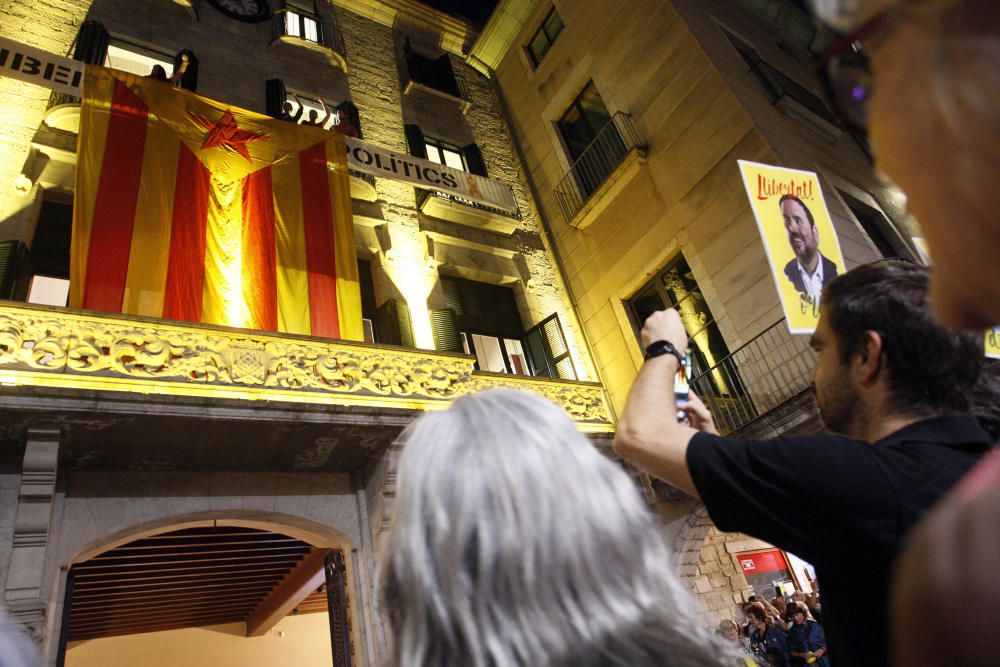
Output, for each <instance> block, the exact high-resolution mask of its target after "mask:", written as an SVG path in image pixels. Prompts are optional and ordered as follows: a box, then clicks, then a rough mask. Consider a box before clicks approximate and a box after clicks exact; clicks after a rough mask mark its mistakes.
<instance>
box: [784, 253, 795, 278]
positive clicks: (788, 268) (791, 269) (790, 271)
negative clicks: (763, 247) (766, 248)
mask: <svg viewBox="0 0 1000 667" xmlns="http://www.w3.org/2000/svg"><path fill="white" fill-rule="evenodd" d="M795 262H796V259H795V258H794V257H792V259H791V260H789V262H788V264H785V275H786V276H788V277H789V278H791V277H792V276H794V275H795Z"/></svg>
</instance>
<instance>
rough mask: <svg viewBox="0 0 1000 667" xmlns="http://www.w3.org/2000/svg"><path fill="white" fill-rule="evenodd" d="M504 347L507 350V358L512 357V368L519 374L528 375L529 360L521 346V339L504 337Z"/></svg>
mask: <svg viewBox="0 0 1000 667" xmlns="http://www.w3.org/2000/svg"><path fill="white" fill-rule="evenodd" d="M503 346H504V349H505V350H507V358H508V359H510V365H511V370H512V371H513V372H514V373H516V374H517V375H528V374H529V373H528V361H527V359H526V358H525V356H524V350H523V349H522V348H521V341H519V340H515V339H513V338H504V339H503Z"/></svg>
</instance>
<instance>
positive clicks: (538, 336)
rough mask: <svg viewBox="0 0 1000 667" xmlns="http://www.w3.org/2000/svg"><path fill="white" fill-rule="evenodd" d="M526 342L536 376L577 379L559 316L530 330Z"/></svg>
mask: <svg viewBox="0 0 1000 667" xmlns="http://www.w3.org/2000/svg"><path fill="white" fill-rule="evenodd" d="M524 342H525V348H526V349H527V352H528V361H529V362H530V363H531V366H532V372H533V374H534V375H544V376H546V377H551V378H560V379H562V380H575V379H576V377H577V376H576V368H574V366H573V360H572V359H571V358H570V356H569V348H568V347H567V345H566V337H565V336H564V335H563V331H562V326H561V325H560V324H559V315H558V314H556V313H553V314H552V315H549V316H548V317H546V318H545V319H544V320H542V321H541V322H539V323H538V324H536V325H535V326H533V327H532V328H531V329H529V330H528V332H527V333H526V334H525V335H524Z"/></svg>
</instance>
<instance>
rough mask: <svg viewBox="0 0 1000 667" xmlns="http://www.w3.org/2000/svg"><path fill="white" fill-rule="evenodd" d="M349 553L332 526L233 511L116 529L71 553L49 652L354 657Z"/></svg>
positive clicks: (121, 659)
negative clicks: (232, 515)
mask: <svg viewBox="0 0 1000 667" xmlns="http://www.w3.org/2000/svg"><path fill="white" fill-rule="evenodd" d="M322 533H328V534H325V535H324V534H322ZM349 555H350V545H349V544H348V543H346V538H343V536H338V535H337V534H335V533H334V531H328V530H322V531H320V534H317V533H314V532H312V531H308V530H306V531H303V530H301V529H297V528H294V527H291V526H286V525H281V524H275V523H273V522H263V521H247V520H241V519H228V520H227V519H225V518H220V519H212V520H207V521H206V520H202V521H187V522H183V523H178V524H174V525H172V526H165V527H161V528H150V529H146V530H141V531H133V532H132V534H131V535H129V536H117V537H116V538H114V539H110V540H108V542H107V543H106V544H105V545H103V546H101V547H97V548H94V549H88V550H87V551H86V552H84V553H82V554H81V555H80V556H79V557H78V558H76V559H74V562H73V564H72V567H71V568H70V570H69V574H68V578H67V583H66V597H65V600H66V604H65V607H64V614H63V623H62V628H63V629H62V635H61V639H60V651H59V661H58V663H57V664H60V665H67V666H68V667H90V666H91V665H95V666H96V665H101V666H102V667H114V666H117V665H126V664H147V665H160V664H163V665H167V664H213V665H219V666H220V667H225V666H226V665H230V664H231V665H233V667H236V666H237V665H239V666H240V667H244V666H246V667H249V666H252V665H270V664H296V665H307V666H308V665H315V666H316V667H319V666H321V665H322V666H323V667H327V666H328V665H333V666H334V667H340V666H344V667H350V666H352V665H356V664H357V662H356V661H355V660H354V655H353V654H354V650H353V649H354V641H353V632H354V631H355V628H354V627H353V625H354V624H352V620H351V619H352V616H353V613H352V610H351V609H350V607H349V604H348V600H350V599H355V598H354V596H353V591H350V592H349V590H348V589H349V588H351V584H350V578H349V577H348V576H347V570H348V558H349Z"/></svg>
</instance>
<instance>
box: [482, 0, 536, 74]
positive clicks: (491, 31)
mask: <svg viewBox="0 0 1000 667" xmlns="http://www.w3.org/2000/svg"><path fill="white" fill-rule="evenodd" d="M537 6H538V0H500V3H499V4H498V5H497V6H496V9H494V10H493V13H492V14H491V15H490V20H489V21H488V22H487V23H486V25H485V26H484V27H483V29H482V30H481V31H480V33H479V36H478V38H477V39H476V43H475V44H473V45H472V48H471V49H470V50H469V56H468V58H467V59H466V62H468V63H469V65H471V66H472V67H475V68H476V69H477V70H479V71H480V72H482V73H483V74H485V75H486V76H491V72H493V71H494V70H496V68H497V66H498V65H499V64H500V61H501V60H503V58H504V56H506V55H507V51H508V50H510V46H511V44H513V43H514V40H516V39H517V36H518V35H519V34H520V32H521V30H522V29H523V28H524V25H525V24H526V23H527V22H528V20H529V19H530V18H531V15H532V14H533V13H534V11H535V7H537Z"/></svg>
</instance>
